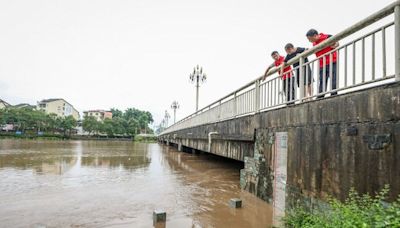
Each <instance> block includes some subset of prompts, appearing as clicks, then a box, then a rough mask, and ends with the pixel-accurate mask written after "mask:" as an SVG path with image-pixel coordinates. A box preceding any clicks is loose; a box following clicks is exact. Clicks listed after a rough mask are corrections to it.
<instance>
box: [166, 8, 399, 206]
mask: <svg viewBox="0 0 400 228" xmlns="http://www.w3.org/2000/svg"><path fill="white" fill-rule="evenodd" d="M335 42H339V43H340V45H339V46H338V47H337V48H335V49H334V50H332V51H330V52H328V53H325V54H324V55H323V56H320V57H314V55H315V53H316V52H317V51H319V50H322V49H324V48H326V47H328V46H331V45H332V44H333V43H335ZM334 55H337V57H338V58H337V62H336V65H334V64H326V62H327V61H328V60H330V62H332V59H333V56H334ZM307 57H308V59H309V61H308V62H306V61H305V58H307ZM319 61H322V62H323V63H324V64H322V66H320V64H319ZM296 62H299V63H300V64H299V66H298V67H295V68H293V69H292V70H291V73H292V75H293V79H295V80H291V82H290V83H294V84H295V85H293V87H294V88H295V93H294V95H290V97H289V99H287V98H285V94H284V93H283V92H282V87H283V80H281V76H282V75H279V70H278V69H273V70H272V71H270V73H269V77H267V79H266V80H264V81H263V80H262V77H258V78H256V79H255V80H252V81H251V82H249V83H248V84H246V85H244V86H242V87H241V88H239V89H237V90H235V91H233V92H232V93H229V94H227V95H226V96H224V97H222V98H221V99H218V100H217V101H215V102H213V103H211V104H210V105H207V106H206V107H204V108H202V109H200V110H199V111H197V112H195V113H193V114H191V115H189V116H187V117H185V118H183V119H182V120H180V121H178V122H177V123H175V124H173V125H171V126H170V127H168V128H167V129H165V130H164V131H163V132H162V133H161V134H160V135H159V140H160V142H162V143H165V144H167V145H171V146H176V147H177V148H178V150H180V151H182V150H187V151H193V152H196V151H204V152H207V153H212V154H216V155H219V156H223V157H226V158H230V159H235V160H239V161H243V162H244V168H243V169H242V170H241V178H240V184H241V187H242V188H243V189H246V190H248V191H250V192H252V193H253V194H255V195H257V196H258V197H260V198H262V199H264V200H266V201H269V202H273V203H274V205H275V206H276V207H278V208H279V207H281V208H285V207H286V206H288V205H291V204H292V203H293V202H294V201H298V200H299V199H301V202H303V203H305V204H306V205H310V206H312V207H317V206H321V205H323V203H322V201H321V199H322V200H323V199H325V198H326V197H327V196H328V195H331V196H334V197H337V198H339V199H344V198H345V197H346V196H347V194H348V191H349V190H350V188H351V187H354V188H355V189H356V190H357V191H359V192H362V193H365V192H369V193H374V192H375V191H378V190H379V189H381V188H382V187H383V186H384V185H385V184H390V186H391V194H390V197H391V199H395V197H396V196H397V195H398V194H400V178H399V177H400V1H395V2H393V3H392V4H390V5H388V6H386V7H385V8H383V9H381V10H379V11H377V12H376V13H374V14H372V15H370V16H368V17H367V18H365V19H363V20H361V21H359V22H358V23H356V24H354V25H352V26H350V27H348V28H346V29H344V30H343V31H341V32H339V33H337V34H336V35H334V36H332V37H330V38H329V39H327V40H326V41H325V42H322V43H320V44H319V45H317V46H314V47H313V48H310V49H309V50H307V51H305V52H304V53H302V54H300V55H298V56H296V57H295V58H293V59H291V60H290V61H289V62H288V64H289V65H292V64H293V63H296ZM307 67H309V68H310V69H311V74H312V75H311V76H312V78H313V81H312V82H311V85H312V88H313V93H312V94H311V95H309V94H307V93H305V90H306V88H305V85H304V83H299V84H300V85H299V86H297V83H296V81H297V78H298V79H299V80H300V82H303V80H305V81H306V82H308V80H309V78H310V77H309V76H310V75H309V74H310V72H309V71H306V70H299V69H305V68H307ZM333 67H335V68H336V73H337V75H336V78H335V77H333V75H332V73H333ZM319 72H321V75H322V77H323V80H322V81H323V83H321V85H319V83H318V81H319V77H320V75H319ZM327 72H329V73H327ZM334 80H335V81H336V83H335V81H334ZM285 83H286V85H285V86H286V88H288V86H292V85H288V84H287V83H289V82H287V80H286V82H285ZM305 84H308V83H305ZM335 84H336V85H337V86H336V87H335V86H333V85H335ZM320 87H322V88H320ZM334 92H336V93H337V95H335V94H332V93H334Z"/></svg>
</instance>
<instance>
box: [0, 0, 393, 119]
mask: <svg viewBox="0 0 400 228" xmlns="http://www.w3.org/2000/svg"><path fill="white" fill-rule="evenodd" d="M391 2H392V1H391V0H379V1H378V0H336V1H321V0H310V1H306V0H304V1H269V0H263V1H261V0H258V1H256V0H246V1H234V0H201V1H192V0H129V1H128V0H112V1H111V0H109V1H105V0H93V1H85V0H64V1H57V0H47V1H42V0H0V98H1V99H4V100H5V101H7V102H9V103H11V104H17V103H31V104H36V102H37V101H39V100H41V99H45V98H64V99H66V100H67V101H68V102H70V103H71V104H72V105H74V106H75V107H76V108H77V109H78V111H80V112H82V111H84V110H88V109H109V108H112V107H115V108H119V109H122V110H124V109H126V108H128V107H136V108H139V109H142V110H148V111H150V112H151V113H153V115H154V116H155V119H156V122H157V123H158V122H159V121H161V119H162V117H163V114H164V111H165V110H166V109H168V110H169V111H170V112H171V110H170V108H169V107H170V105H171V103H172V101H173V100H177V101H178V102H179V103H180V104H181V108H180V109H179V110H178V119H179V118H182V117H184V116H186V115H188V114H191V113H192V112H193V111H194V109H195V87H194V85H193V84H190V83H189V74H190V72H191V71H192V70H193V67H194V66H195V65H197V64H199V65H200V66H203V68H204V71H205V72H206V74H207V75H208V80H207V82H206V83H205V84H204V85H202V87H201V88H200V107H202V106H205V105H207V104H208V103H210V102H212V101H215V100H217V99H218V98H220V97H222V96H224V95H225V94H227V93H229V92H231V91H233V90H235V89H237V88H238V87H240V86H241V85H243V84H245V83H247V82H249V81H251V80H252V79H254V78H256V77H258V76H260V75H261V74H263V72H264V70H265V68H266V66H267V65H268V64H270V63H271V59H270V52H271V51H273V50H278V51H280V52H282V53H283V46H284V45H285V44H286V43H287V42H292V43H294V44H295V45H297V46H305V47H309V46H311V44H310V43H308V41H307V40H306V37H305V33H306V31H307V30H308V29H309V28H316V29H317V30H319V31H321V32H325V33H329V34H335V33H337V32H339V31H341V30H343V29H345V28H346V27H348V26H350V25H352V24H354V23H355V22H357V21H359V20H361V19H363V18H365V17H366V16H369V15H370V14H371V13H374V12H375V11H378V10H380V9H381V8H383V7H385V6H386V5H388V4H390V3H391Z"/></svg>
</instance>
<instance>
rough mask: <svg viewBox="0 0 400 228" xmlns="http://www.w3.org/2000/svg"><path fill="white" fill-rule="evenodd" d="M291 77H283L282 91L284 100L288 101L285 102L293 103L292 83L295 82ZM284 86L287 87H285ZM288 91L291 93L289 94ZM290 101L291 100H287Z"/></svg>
mask: <svg viewBox="0 0 400 228" xmlns="http://www.w3.org/2000/svg"><path fill="white" fill-rule="evenodd" d="M293 80H294V79H293V77H288V78H286V79H283V91H284V92H285V95H286V101H287V102H288V103H287V104H288V105H290V104H294V100H295V96H294V95H295V93H294V84H295V82H294V81H293ZM286 84H287V85H286ZM286 86H287V87H288V88H289V89H287V88H286ZM290 93H291V94H292V95H290ZM289 101H292V102H289Z"/></svg>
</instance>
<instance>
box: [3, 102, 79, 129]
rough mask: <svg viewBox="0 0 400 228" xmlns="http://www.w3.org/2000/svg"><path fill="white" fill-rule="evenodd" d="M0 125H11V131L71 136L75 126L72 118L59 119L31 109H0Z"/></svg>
mask: <svg viewBox="0 0 400 228" xmlns="http://www.w3.org/2000/svg"><path fill="white" fill-rule="evenodd" d="M0 123H1V125H2V126H4V125H5V124H12V125H13V130H15V131H21V132H26V131H30V132H47V133H52V134H54V133H63V134H64V135H67V134H69V135H70V134H71V133H72V131H73V129H74V128H75V127H76V125H77V121H76V120H75V119H74V118H73V117H72V116H67V117H60V116H57V115H56V114H54V113H51V114H46V113H45V112H43V111H40V110H35V109H32V108H3V109H0Z"/></svg>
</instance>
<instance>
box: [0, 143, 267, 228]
mask: <svg viewBox="0 0 400 228" xmlns="http://www.w3.org/2000/svg"><path fill="white" fill-rule="evenodd" d="M242 166H243V164H242V163H241V162H236V161H232V160H227V159H223V158H220V157H216V156H212V155H207V154H200V155H194V154H190V153H185V152H178V151H176V150H175V149H174V148H172V147H167V146H163V145H159V144H156V143H153V144H145V143H133V142H109V141H107V142H105V141H29V140H0V227H153V222H152V213H153V211H154V210H155V209H163V210H165V211H166V212H167V223H166V227H229V228H234V227H240V228H242V227H246V228H247V227H270V226H271V221H272V208H271V207H270V205H269V204H267V203H265V202H264V201H262V200H260V199H258V198H257V197H255V196H253V195H251V194H249V193H247V192H245V191H242V190H241V189H240V186H239V171H240V169H241V168H242ZM231 198H241V199H242V200H243V207H242V208H240V209H233V208H230V207H229V205H228V202H229V199H231Z"/></svg>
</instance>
